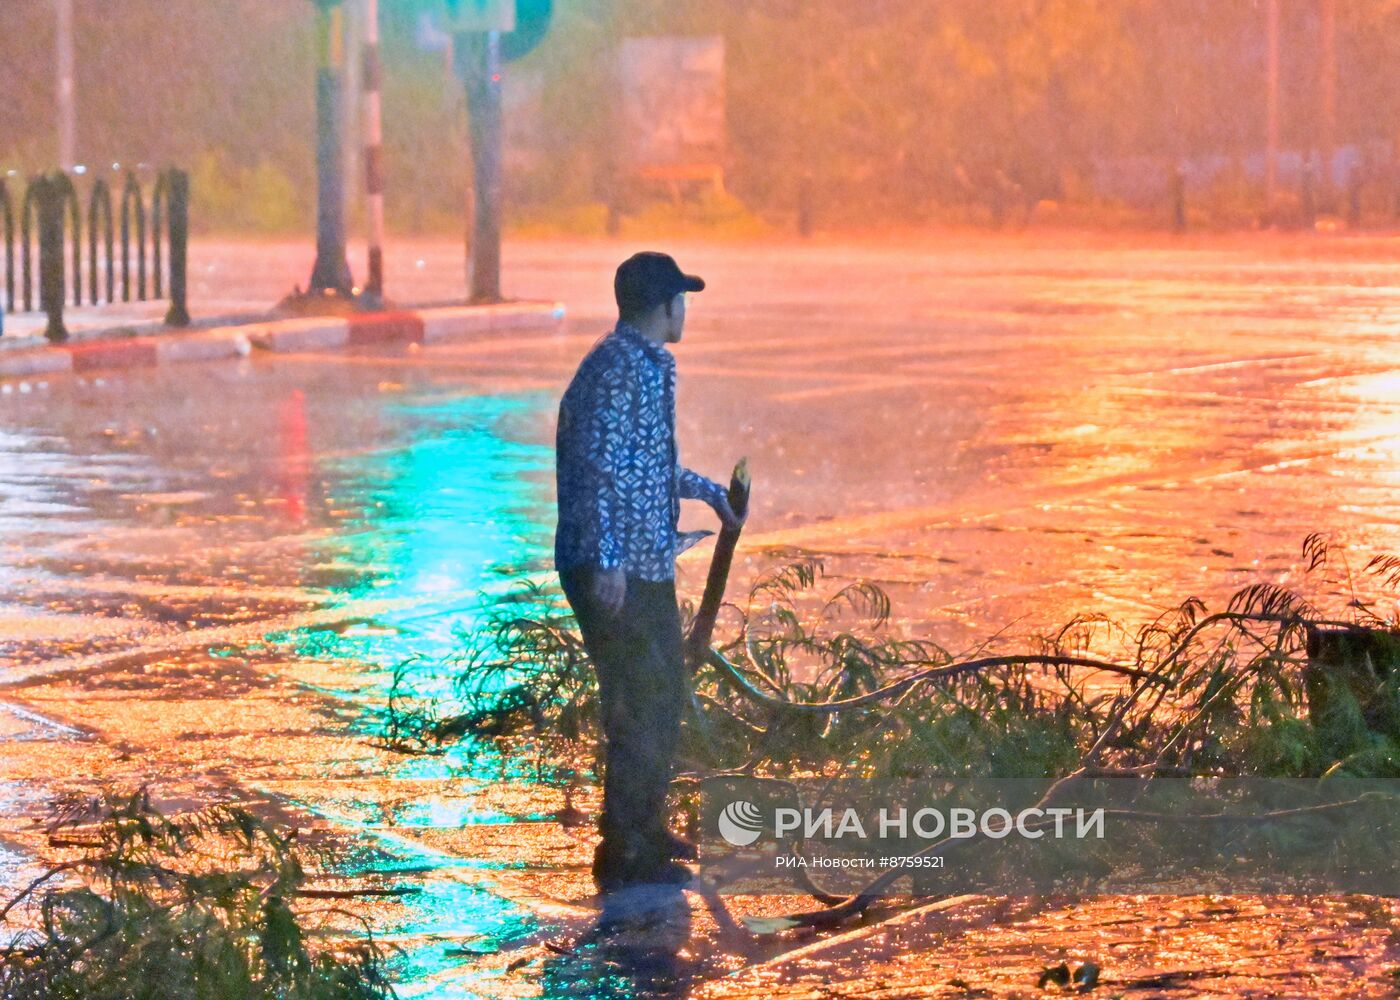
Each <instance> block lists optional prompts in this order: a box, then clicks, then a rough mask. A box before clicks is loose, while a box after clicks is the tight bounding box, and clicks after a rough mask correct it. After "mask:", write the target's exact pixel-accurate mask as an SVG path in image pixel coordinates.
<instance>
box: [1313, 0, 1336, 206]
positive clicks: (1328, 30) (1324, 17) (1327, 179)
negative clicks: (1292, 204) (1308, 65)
mask: <svg viewBox="0 0 1400 1000" xmlns="http://www.w3.org/2000/svg"><path fill="white" fill-rule="evenodd" d="M1320 2H1321V7H1322V9H1321V21H1322V24H1321V30H1320V31H1319V32H1318V50H1319V51H1318V60H1319V66H1318V79H1317V90H1318V94H1317V97H1318V105H1319V107H1318V120H1319V122H1320V124H1321V133H1322V134H1321V136H1320V137H1319V145H1320V146H1321V147H1322V176H1321V177H1320V178H1319V180H1320V181H1321V188H1322V190H1321V194H1322V203H1323V204H1324V205H1326V206H1327V211H1329V212H1330V211H1331V210H1332V154H1333V147H1334V146H1335V145H1336V140H1337V135H1336V133H1337V0H1320Z"/></svg>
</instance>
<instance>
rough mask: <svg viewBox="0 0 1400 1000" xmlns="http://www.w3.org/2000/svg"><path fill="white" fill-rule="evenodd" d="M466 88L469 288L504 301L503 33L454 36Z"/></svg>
mask: <svg viewBox="0 0 1400 1000" xmlns="http://www.w3.org/2000/svg"><path fill="white" fill-rule="evenodd" d="M453 51H454V53H455V55H456V59H457V72H458V74H459V75H460V76H461V78H462V82H463V84H464V85H465V86H466V91H467V116H468V118H469V119H470V121H469V123H468V124H469V126H470V130H471V146H472V149H471V155H472V180H473V189H472V190H473V193H474V199H473V204H474V211H473V212H472V235H471V248H470V252H469V253H468V258H467V287H468V288H469V289H470V298H471V301H473V302H499V301H500V300H501V147H502V139H501V127H502V126H501V54H500V53H501V33H500V32H499V31H464V32H459V33H458V34H457V36H456V38H455V39H454V45H453Z"/></svg>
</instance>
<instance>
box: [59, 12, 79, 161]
mask: <svg viewBox="0 0 1400 1000" xmlns="http://www.w3.org/2000/svg"><path fill="white" fill-rule="evenodd" d="M54 13H55V14H56V15H57V22H58V23H57V31H56V32H55V35H56V38H57V45H58V51H57V57H58V58H57V70H58V78H57V81H56V83H57V90H58V165H59V168H60V169H62V170H64V171H71V170H72V169H73V167H74V166H75V165H76V164H77V162H78V152H77V145H78V123H77V112H76V110H75V108H74V87H73V0H55V11H54Z"/></svg>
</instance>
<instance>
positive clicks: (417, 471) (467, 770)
mask: <svg viewBox="0 0 1400 1000" xmlns="http://www.w3.org/2000/svg"><path fill="white" fill-rule="evenodd" d="M553 405H554V399H553V398H552V396H550V395H549V394H546V393H531V394H524V395H514V396H462V397H454V398H447V399H442V398H439V399H435V400H430V401H423V400H421V399H418V400H414V399H407V400H401V401H390V402H388V403H387V404H386V405H385V407H384V408H383V410H382V411H381V412H380V414H379V416H380V420H381V426H380V427H379V428H377V429H376V434H377V436H378V437H380V439H383V438H386V437H387V438H388V439H390V440H395V441H398V442H399V443H398V444H397V445H396V446H393V447H389V448H385V449H382V450H379V451H376V452H372V453H369V454H355V455H350V456H344V457H335V456H332V457H330V458H324V459H322V460H320V461H319V462H318V464H317V468H316V475H317V477H319V478H320V480H321V481H324V482H326V483H328V487H327V489H328V494H327V496H326V497H325V498H324V499H325V501H326V502H325V503H324V508H325V509H326V510H337V511H341V512H346V513H342V514H340V515H339V516H338V517H337V519H336V520H334V522H333V523H334V525H335V528H336V532H335V536H334V537H333V538H332V539H330V540H329V541H328V542H326V543H323V544H321V545H318V546H317V547H316V549H315V550H314V551H313V553H312V556H313V557H314V558H315V559H318V560H321V561H322V562H323V563H324V564H326V565H333V566H334V567H335V568H336V578H337V580H338V581H339V582H338V583H336V584H335V585H333V586H332V588H331V589H332V590H333V592H334V593H335V594H336V595H337V598H338V600H339V601H340V602H342V603H344V604H347V605H348V604H350V603H352V602H363V601H376V602H384V607H383V608H381V609H380V610H378V611H376V613H375V614H374V615H373V617H372V618H369V619H365V620H362V621H352V622H349V623H346V624H343V625H342V626H340V627H339V628H335V629H328V628H303V629H298V630H295V631H292V632H287V633H280V634H273V635H269V636H267V639H268V641H270V642H273V643H276V644H278V645H281V646H283V647H284V649H285V648H290V650H291V651H292V652H293V653H294V654H295V655H296V656H297V657H299V658H305V659H307V660H318V661H325V660H342V661H345V662H348V663H353V664H356V670H355V676H354V679H353V684H352V683H350V682H347V684H346V685H345V686H344V687H343V688H340V689H337V688H335V687H333V686H325V683H326V682H321V686H322V689H323V690H326V691H327V692H328V693H331V694H333V695H335V696H337V697H339V698H341V699H343V700H345V701H347V702H350V703H358V704H361V705H364V706H366V707H367V708H368V707H370V706H372V705H377V704H380V703H382V702H383V699H384V697H385V696H386V694H387V691H388V688H389V685H390V683H391V680H392V670H393V667H394V666H395V665H396V664H398V663H401V662H403V661H405V660H406V659H408V658H410V657H418V658H419V659H418V660H417V661H415V662H416V663H417V664H421V667H415V668H414V669H413V670H412V671H411V674H410V679H411V682H412V685H413V687H414V689H415V691H416V692H417V693H418V694H422V695H438V696H444V697H450V695H451V683H450V677H449V676H448V674H447V673H446V672H445V671H435V670H434V666H435V665H436V664H440V663H441V661H442V659H443V657H445V656H446V655H447V654H449V653H451V652H452V650H453V648H454V647H455V645H456V644H457V638H456V636H455V634H454V630H455V629H456V628H464V629H470V628H472V627H473V625H475V624H477V623H479V622H481V621H482V620H483V618H484V615H485V613H486V611H487V609H488V606H489V603H490V602H491V600H492V599H493V598H499V597H500V596H502V595H504V594H507V593H510V592H512V591H515V590H517V589H519V587H520V585H521V584H522V583H523V582H524V581H525V580H526V579H527V578H529V577H531V576H534V577H536V578H546V579H547V578H548V577H549V576H550V574H551V569H552V560H551V555H552V540H553V516H554V510H553V505H552V502H551V501H552V494H551V491H550V483H551V481H552V471H553V449H552V448H551V447H548V446H545V445H540V444H532V443H529V442H528V441H526V440H525V435H524V434H522V433H521V432H522V431H524V430H525V428H526V426H527V424H528V422H530V421H535V420H538V419H539V418H540V417H541V415H542V414H544V413H546V412H547V409H552V407H553ZM519 610H521V611H528V610H529V608H528V606H523V607H519ZM449 708H450V705H449ZM369 716H370V713H366V717H369ZM352 728H355V726H354V725H353V724H352ZM503 765H508V762H503V761H501V760H500V758H499V756H498V755H496V754H495V752H494V747H493V746H491V745H486V744H475V743H471V742H467V741H463V742H460V743H458V744H456V745H454V746H452V747H450V748H449V749H448V752H447V753H446V754H444V755H442V756H436V757H410V758H405V759H404V761H403V763H402V765H401V766H398V767H396V768H395V770H394V777H396V778H399V779H403V778H423V779H428V778H449V777H453V778H460V777H462V776H464V775H480V776H481V777H482V778H487V777H488V776H489V777H499V776H500V775H501V774H502V773H509V772H510V770H511V768H510V767H509V766H503ZM298 804H299V805H301V806H302V807H303V808H307V809H310V810H311V811H313V812H317V813H320V814H322V815H324V816H326V817H327V818H331V819H334V820H336V821H339V822H347V821H348V822H349V823H350V824H351V825H358V826H360V827H361V829H362V830H363V832H364V835H365V836H366V837H368V838H370V842H371V843H373V844H375V845H376V849H374V850H370V851H368V852H367V853H366V855H365V856H364V857H362V858H361V859H360V863H359V865H356V864H355V863H352V864H351V866H350V868H351V869H352V870H353V869H354V868H356V867H359V868H361V870H367V869H366V868H365V866H366V865H372V866H373V868H374V869H375V870H377V871H379V872H392V871H393V870H394V869H395V868H396V867H405V866H408V867H412V866H423V867H428V868H437V869H474V870H477V871H485V870H487V869H489V868H491V867H497V866H498V865H493V864H488V863H479V862H474V861H472V860H471V859H467V858H460V857H455V856H453V855H451V854H445V853H442V852H438V851H434V850H431V849H428V848H425V847H424V846H423V845H421V844H416V843H414V842H412V841H411V840H409V839H407V838H404V837H400V836H397V835H395V834H394V833H392V832H391V831H389V830H385V829H383V828H377V829H376V828H374V827H373V824H375V823H376V821H382V820H383V819H384V817H383V816H382V811H381V807H380V806H378V805H376V804H374V803H369V802H364V803H347V802H344V801H341V802H335V801H333V800H327V801H322V802H315V801H302V802H300V803H298ZM347 807H348V809H347ZM342 812H345V815H339V814H340V813H342ZM401 813H402V814H401V815H396V816H395V825H400V826H405V827H420V828H422V827H429V828H430V827H439V828H453V827H461V826H463V825H467V824H472V823H483V822H485V823H492V822H505V821H510V820H512V819H516V820H518V819H526V818H528V817H506V816H502V815H500V814H498V813H494V812H492V811H490V810H484V809H473V808H472V806H471V805H470V804H469V803H464V802H455V803H454V802H438V803H434V802H431V801H425V802H421V803H417V804H415V806H414V807H411V808H407V809H401ZM424 889H425V891H424V892H423V893H421V894H416V895H415V896H413V897H409V899H408V900H407V901H406V905H405V907H404V912H403V914H402V917H401V919H399V920H396V921H394V922H393V923H392V924H390V925H389V926H384V927H380V928H378V932H379V933H382V934H387V935H390V936H391V937H405V936H406V937H407V938H409V939H410V940H409V941H408V942H405V943H404V945H405V947H404V950H403V951H402V952H401V953H400V954H399V957H398V958H397V960H396V961H395V963H394V964H395V978H396V979H397V980H398V989H399V992H400V994H401V995H402V996H404V997H425V998H426V997H433V998H435V997H439V996H441V997H446V996H451V997H464V996H472V995H474V993H473V992H472V985H473V984H472V982H471V980H470V978H466V977H464V976H463V975H454V974H453V972H452V970H453V969H454V968H457V967H458V966H460V964H461V962H462V959H461V958H460V957H458V958H453V957H452V956H451V955H450V954H449V953H448V951H447V950H446V948H445V946H444V943H443V941H442V940H441V939H434V938H435V937H436V936H438V935H442V936H445V937H447V938H453V937H460V936H461V935H468V936H472V937H476V936H478V935H479V938H480V940H482V941H484V942H486V943H487V944H488V945H489V942H490V941H492V940H493V939H496V940H498V939H501V938H509V937H513V936H518V935H519V934H521V933H523V932H525V931H527V930H529V929H530V928H532V927H533V926H534V918H533V917H532V916H531V914H530V913H529V911H527V910H525V909H523V908H521V907H520V906H518V905H517V904H515V903H513V902H511V901H510V900H508V899H505V898H502V897H499V896H496V895H495V894H493V893H492V892H491V891H490V889H489V885H472V884H469V883H466V882H463V881H462V880H461V879H459V878H456V877H453V876H451V875H449V874H444V875H443V876H433V877H431V878H429V879H427V880H426V882H425V886H424ZM410 942H411V943H410Z"/></svg>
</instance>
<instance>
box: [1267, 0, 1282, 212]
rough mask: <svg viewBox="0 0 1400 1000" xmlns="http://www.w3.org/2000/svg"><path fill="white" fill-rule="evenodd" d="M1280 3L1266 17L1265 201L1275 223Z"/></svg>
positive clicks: (1275, 0) (1270, 6)
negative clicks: (1266, 122)
mask: <svg viewBox="0 0 1400 1000" xmlns="http://www.w3.org/2000/svg"><path fill="white" fill-rule="evenodd" d="M1278 3H1279V0H1268V10H1267V12H1266V17H1267V20H1268V31H1267V33H1268V55H1267V62H1268V82H1267V97H1266V102H1267V107H1268V111H1267V115H1268V125H1267V128H1266V131H1267V140H1266V145H1267V149H1266V150H1265V153H1264V191H1265V194H1264V201H1265V205H1266V207H1267V211H1268V215H1269V220H1270V222H1272V221H1273V215H1274V207H1275V206H1276V205H1277V204H1278V201H1277V195H1278Z"/></svg>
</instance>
